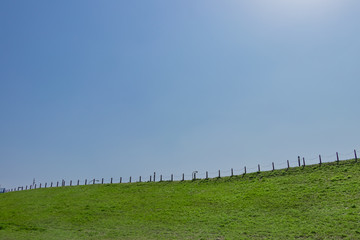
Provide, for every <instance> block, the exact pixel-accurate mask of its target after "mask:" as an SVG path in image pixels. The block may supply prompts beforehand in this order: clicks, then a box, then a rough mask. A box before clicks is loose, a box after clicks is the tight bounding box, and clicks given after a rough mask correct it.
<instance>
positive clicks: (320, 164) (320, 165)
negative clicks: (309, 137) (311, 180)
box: [319, 154, 321, 166]
mask: <svg viewBox="0 0 360 240" xmlns="http://www.w3.org/2000/svg"><path fill="white" fill-rule="evenodd" d="M319 165H320V166H321V155H320V154H319Z"/></svg>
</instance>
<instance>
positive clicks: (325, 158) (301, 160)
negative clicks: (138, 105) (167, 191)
mask: <svg viewBox="0 0 360 240" xmlns="http://www.w3.org/2000/svg"><path fill="white" fill-rule="evenodd" d="M351 157H354V159H355V161H356V162H357V160H358V157H357V152H356V150H354V151H353V152H350V153H345V154H340V153H338V152H336V153H334V154H332V155H318V156H316V157H313V158H305V157H300V156H298V157H297V159H296V160H292V161H289V160H287V161H286V162H283V163H280V164H276V165H275V163H274V162H272V163H271V164H268V165H262V166H261V165H260V164H257V166H256V167H251V168H247V167H246V166H245V167H244V168H243V169H233V168H231V169H230V170H227V171H221V170H218V171H215V172H208V171H206V172H202V173H199V172H198V171H194V172H192V173H191V174H184V173H183V174H181V175H174V174H171V175H167V176H165V175H162V174H160V175H158V174H157V173H156V172H154V173H153V174H151V175H149V176H147V178H142V176H139V178H138V179H137V180H136V179H133V178H132V177H131V176H130V177H129V179H128V181H126V179H123V178H122V177H119V178H110V179H104V178H101V179H95V178H92V179H85V180H84V181H80V179H78V180H77V181H76V182H73V181H72V180H70V181H68V182H66V181H65V180H64V179H62V180H61V181H57V182H50V183H47V182H46V183H45V184H41V183H40V184H39V185H37V184H32V185H29V186H28V185H26V186H25V187H23V186H21V187H17V188H12V189H6V190H5V192H13V191H22V190H31V189H36V188H48V187H50V188H52V187H65V186H79V185H92V184H113V183H132V182H163V181H185V180H197V179H209V178H221V177H229V176H230V177H231V176H234V175H245V174H247V173H253V172H261V171H271V170H280V169H288V168H290V167H301V166H303V167H305V166H306V165H314V164H319V165H321V164H323V163H327V162H337V163H339V162H340V161H343V160H347V159H352V158H351ZM341 158H342V159H341Z"/></svg>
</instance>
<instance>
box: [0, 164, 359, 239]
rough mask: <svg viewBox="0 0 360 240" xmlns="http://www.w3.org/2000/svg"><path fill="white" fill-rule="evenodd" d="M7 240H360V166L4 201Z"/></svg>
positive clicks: (65, 191) (91, 188) (33, 194)
mask: <svg viewBox="0 0 360 240" xmlns="http://www.w3.org/2000/svg"><path fill="white" fill-rule="evenodd" d="M0 239H360V163H355V161H354V160H348V161H342V162H340V163H339V164H336V163H328V164H323V165H322V166H321V167H320V166H318V165H316V166H315V165H314V166H307V167H305V168H290V169H289V170H288V171H286V170H276V171H273V172H271V171H270V172H261V173H252V174H247V175H246V176H244V177H243V176H233V177H224V178H214V179H208V180H196V181H184V182H156V183H131V184H128V183H126V184H111V185H110V184H104V185H99V184H97V185H88V186H74V187H62V188H47V189H36V190H30V191H20V192H10V193H6V194H0Z"/></svg>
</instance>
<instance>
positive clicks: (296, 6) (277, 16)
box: [252, 0, 346, 21]
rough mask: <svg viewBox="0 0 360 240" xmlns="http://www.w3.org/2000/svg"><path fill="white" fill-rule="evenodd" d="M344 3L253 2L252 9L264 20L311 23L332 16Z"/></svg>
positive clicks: (305, 0) (321, 0)
mask: <svg viewBox="0 0 360 240" xmlns="http://www.w3.org/2000/svg"><path fill="white" fill-rule="evenodd" d="M344 2H346V1H340V0H255V1H253V2H252V7H253V10H254V11H255V12H257V13H258V14H259V15H261V16H262V17H263V18H265V19H266V20H269V19H273V20H281V21H294V20H295V21H309V20H310V21H312V20H316V19H322V18H328V17H331V16H334V14H336V13H337V12H339V9H340V7H341V6H343V5H344Z"/></svg>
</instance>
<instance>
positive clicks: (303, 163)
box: [6, 150, 358, 192]
mask: <svg viewBox="0 0 360 240" xmlns="http://www.w3.org/2000/svg"><path fill="white" fill-rule="evenodd" d="M354 156H355V162H357V160H358V158H357V154H356V150H354ZM286 162H287V169H289V168H290V162H289V160H287V161H286ZM336 162H337V164H339V162H340V158H339V153H338V152H336ZM321 164H322V160H321V155H319V166H321ZM298 165H299V167H301V158H300V156H298ZM305 165H306V163H305V158H304V157H303V158H302V167H303V168H304V167H305ZM274 170H275V163H274V162H272V171H274ZM257 172H261V168H260V164H258V171H257ZM197 173H198V172H197V171H194V172H193V173H192V177H191V180H197V178H196V174H197ZM246 173H247V172H246V166H245V167H244V173H243V176H245V174H246ZM230 176H231V177H232V176H234V169H233V168H231V175H230ZM217 178H221V172H220V170H219V171H218V176H217ZM205 179H209V173H208V171H206V173H205ZM131 180H132V179H131V176H130V177H129V183H131ZM159 180H160V182H162V181H163V176H162V175H160V179H159ZM96 181H99V180H96V179H95V178H94V179H93V180H91V181H89V184H91V182H92V184H95V183H96ZM155 181H156V172H154V174H153V175H150V178H149V182H155ZM170 181H171V182H172V181H174V175H173V174H171V177H170ZM181 181H185V174H184V173H183V174H182V179H181ZM139 182H142V179H141V176H139ZM112 183H113V178H111V179H110V184H112ZM119 183H122V177H120V181H119ZM101 184H104V178H102V179H101ZM77 185H78V186H79V185H80V180H77ZM84 185H88V182H87V179H85V184H84ZM61 186H62V187H64V186H66V182H65V180H64V179H63V180H62V181H61ZM69 186H72V180H70V182H69ZM50 187H53V182H51V183H50ZM56 187H59V181H57V182H56ZM36 188H37V185H36V184H33V185H30V186H29V188H28V186H27V185H26V187H25V190H28V189H29V190H31V189H36ZM39 188H42V185H41V183H40V184H39ZM44 188H47V183H45V185H44ZM21 190H24V187H18V188H13V189H8V190H6V192H13V191H21Z"/></svg>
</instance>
